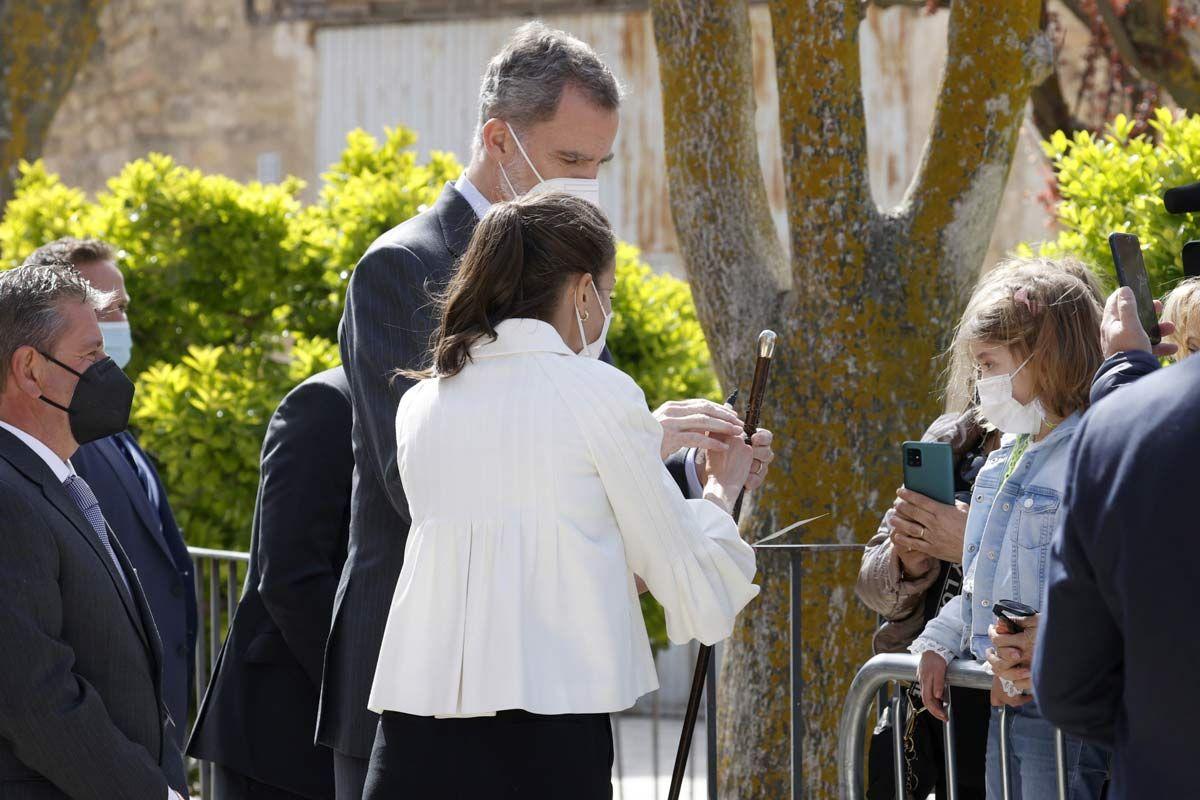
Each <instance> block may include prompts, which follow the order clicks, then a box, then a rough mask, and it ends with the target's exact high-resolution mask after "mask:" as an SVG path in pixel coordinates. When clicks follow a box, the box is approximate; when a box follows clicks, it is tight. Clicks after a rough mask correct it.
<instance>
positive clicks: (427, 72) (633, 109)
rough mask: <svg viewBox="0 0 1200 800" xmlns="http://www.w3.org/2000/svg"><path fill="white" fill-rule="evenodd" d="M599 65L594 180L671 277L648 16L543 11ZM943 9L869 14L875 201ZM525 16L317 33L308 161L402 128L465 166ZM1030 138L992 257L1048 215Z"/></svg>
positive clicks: (766, 167) (757, 38)
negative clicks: (484, 81) (608, 129)
mask: <svg viewBox="0 0 1200 800" xmlns="http://www.w3.org/2000/svg"><path fill="white" fill-rule="evenodd" d="M750 18H751V24H752V28H753V37H754V75H755V97H756V100H757V104H758V113H757V127H758V131H759V157H760V160H761V162H762V164H763V173H764V178H765V181H766V185H767V191H768V196H769V199H770V203H771V209H772V212H773V215H774V218H775V222H776V226H777V227H778V229H779V230H780V232H781V235H782V233H783V231H784V230H785V229H786V211H785V200H784V181H783V169H782V165H781V162H780V156H779V126H778V96H777V94H776V91H775V60H774V54H773V48H772V45H771V23H770V12H769V9H768V8H767V7H766V6H761V5H754V6H752V7H751V9H750ZM543 19H544V21H545V22H546V23H547V24H548V25H551V26H553V27H557V28H562V29H563V30H567V31H570V32H571V33H573V34H574V35H576V36H578V37H579V38H581V39H583V40H584V41H586V42H588V43H589V44H591V45H592V46H593V47H594V48H595V49H596V50H597V51H598V52H599V53H600V54H601V56H602V57H604V58H605V60H606V61H607V63H608V64H609V66H610V67H611V68H612V70H613V72H614V73H615V74H616V76H617V77H618V79H619V80H620V81H621V82H622V84H623V85H624V86H625V87H626V89H627V90H628V97H627V99H626V101H625V104H624V106H623V108H622V119H621V132H620V134H619V136H618V138H617V143H616V145H615V150H616V158H615V159H614V161H613V163H612V164H610V165H608V166H607V167H605V168H604V170H603V171H602V172H601V200H602V202H603V203H604V206H605V209H606V210H607V211H608V213H609V216H610V218H611V219H612V220H613V224H614V226H615V228H616V231H617V234H618V236H620V237H621V238H622V239H624V240H626V241H629V242H632V243H635V244H637V245H638V246H640V247H641V248H642V250H643V252H644V253H645V255H646V257H647V259H648V260H649V261H650V262H651V263H652V264H654V265H655V266H656V267H658V268H660V269H666V270H669V271H671V272H675V273H677V274H680V273H681V272H682V270H681V268H680V262H679V258H678V255H677V243H676V239H675V234H674V230H673V227H672V224H671V216H670V207H669V204H668V197H667V180H666V167H665V162H664V157H663V130H662V105H661V103H662V100H661V94H660V92H659V85H658V61H657V56H656V54H655V48H654V35H653V30H652V27H651V21H650V16H649V14H648V13H645V12H625V13H615V12H594V13H584V14H565V15H547V16H545V17H544V18H543ZM946 20H947V15H946V14H945V13H944V12H943V13H939V14H935V15H932V16H930V15H926V14H924V13H923V12H920V11H915V10H912V9H899V8H897V9H890V10H888V11H882V12H881V11H879V10H878V9H872V10H871V11H870V12H869V14H868V19H867V22H866V23H865V24H864V25H863V28H862V34H861V36H860V39H859V42H860V52H861V54H862V73H863V91H864V108H865V111H866V115H867V128H868V139H869V150H870V152H869V161H870V167H871V185H872V191H873V194H874V196H875V198H876V200H877V201H878V202H880V203H881V204H883V205H892V204H894V203H896V202H897V201H898V200H899V199H900V198H901V197H902V196H903V194H904V191H905V189H906V188H907V186H908V183H909V181H910V180H911V178H912V173H913V171H914V170H915V169H916V166H917V164H918V162H919V160H920V155H921V149H922V147H923V145H924V141H925V137H926V133H927V131H928V128H929V122H930V119H931V117H932V114H933V107H934V103H935V101H936V97H937V88H938V75H939V74H940V70H941V66H942V62H943V60H944V57H945V46H946V45H945V40H946ZM522 21H523V20H522V19H521V18H518V17H501V18H493V19H485V20H477V21H462V20H455V21H449V22H431V23H413V24H404V25H375V26H366V27H348V28H328V29H322V30H320V31H318V33H317V51H318V60H319V67H318V69H319V74H320V79H319V99H318V113H317V118H318V132H317V148H316V152H317V162H318V170H323V169H324V166H325V165H326V164H329V163H330V162H331V161H332V160H333V159H335V158H336V157H337V154H338V153H339V152H340V150H341V147H342V143H343V141H344V138H345V134H346V132H347V131H349V130H351V129H353V128H355V127H362V128H365V129H366V130H368V131H370V132H372V133H375V134H377V135H378V134H381V133H382V131H383V129H384V127H385V126H391V125H397V124H403V125H406V126H408V127H411V128H413V129H414V130H416V131H417V133H418V135H419V137H420V140H419V146H420V148H421V151H422V152H423V153H427V152H428V151H429V150H430V149H440V150H451V151H454V152H455V153H457V154H459V157H460V158H462V159H463V160H466V158H467V157H468V153H469V150H470V139H471V135H472V133H473V130H474V126H475V121H476V119H475V118H476V114H477V109H476V103H477V101H478V89H479V77H480V75H481V74H482V73H483V68H484V66H485V65H486V63H487V61H488V59H489V58H490V57H491V56H492V55H493V54H494V53H495V52H496V51H498V50H499V49H500V48H501V47H502V46H503V45H504V43H505V41H506V40H507V39H508V37H509V35H510V34H511V33H512V30H513V28H514V27H516V26H517V25H519V24H520V23H521V22H522ZM1034 145H1035V141H1033V140H1032V139H1031V138H1030V137H1028V136H1026V137H1023V140H1022V145H1021V148H1022V149H1021V151H1020V152H1019V153H1018V160H1017V164H1018V165H1019V169H1018V170H1014V173H1016V174H1018V175H1019V177H1018V178H1017V180H1014V181H1012V182H1011V184H1010V189H1009V193H1008V196H1007V197H1006V199H1005V203H1004V207H1003V208H1002V210H1001V220H1000V223H999V225H998V226H997V232H996V236H995V239H994V242H995V243H996V244H995V245H994V248H993V249H994V250H996V249H1001V250H1002V249H1004V248H1007V247H1008V246H1011V245H1012V244H1013V243H1015V242H1017V241H1020V240H1021V239H1022V238H1026V237H1033V238H1041V237H1043V236H1044V235H1045V232H1046V231H1045V227H1044V219H1045V215H1044V213H1042V212H1041V211H1040V209H1038V208H1036V205H1035V204H1031V203H1030V202H1029V198H1030V195H1031V194H1032V193H1035V192H1036V187H1037V186H1038V185H1039V182H1040V181H1041V175H1040V174H1039V172H1038V168H1037V166H1036V163H1035V161H1036V157H1037V156H1036V148H1035V146H1034Z"/></svg>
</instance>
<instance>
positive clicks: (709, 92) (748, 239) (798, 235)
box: [651, 0, 1051, 800]
mask: <svg viewBox="0 0 1200 800" xmlns="http://www.w3.org/2000/svg"><path fill="white" fill-rule="evenodd" d="M717 5H719V6H722V8H721V9H719V10H714V9H713V8H712V7H713V6H717ZM651 7H652V11H653V16H654V28H655V39H656V42H657V45H658V53H659V68H660V74H661V79H662V83H663V105H664V117H665V125H666V128H665V131H666V149H667V166H668V176H669V180H670V186H671V208H672V213H673V216H674V219H675V223H676V227H677V228H678V229H679V235H680V242H681V246H682V248H683V252H684V257H685V263H686V265H687V270H688V275H689V278H690V279H691V281H692V288H693V292H694V294H695V296H696V300H697V306H698V309H699V311H700V319H701V322H702V324H703V325H704V328H705V332H706V334H707V336H708V339H709V345H710V347H711V348H712V351H713V353H714V355H715V357H716V360H717V364H718V369H719V373H720V375H721V378H722V381H723V382H724V383H725V385H726V387H729V386H730V385H731V384H732V383H733V382H734V381H738V380H740V381H742V382H743V383H744V382H745V379H746V378H747V377H748V374H747V373H748V371H749V369H750V366H751V353H752V347H753V342H754V336H755V334H757V332H758V329H759V328H760V327H763V326H769V327H772V328H773V329H774V330H776V331H777V332H778V333H779V334H780V345H779V349H778V351H777V354H776V358H775V364H774V366H773V370H772V384H771V388H770V392H769V398H768V402H767V404H766V410H765V412H764V425H765V426H766V427H770V428H772V429H773V430H774V431H775V432H776V435H777V442H778V444H777V447H776V450H777V460H776V462H775V464H774V465H773V466H772V473H771V478H770V480H769V481H768V485H767V486H766V487H765V488H764V490H763V491H761V492H760V493H759V496H758V497H756V498H754V502H753V504H752V506H751V507H750V508H748V510H750V511H752V513H751V514H750V515H748V516H744V517H743V535H744V536H746V538H750V539H756V538H760V537H761V536H763V535H765V534H766V533H769V532H770V531H771V530H773V529H776V528H778V527H782V526H783V525H786V524H788V523H790V522H792V521H794V520H797V519H800V518H802V517H806V516H812V515H815V514H819V513H823V512H828V513H829V514H830V518H831V521H830V522H826V523H823V524H822V525H820V526H819V527H814V528H813V529H812V530H811V531H810V532H809V533H808V534H807V535H806V536H805V537H804V538H805V540H806V541H810V542H818V541H819V542H842V543H852V542H863V541H865V540H866V538H867V537H868V536H869V535H870V534H871V533H873V532H874V530H875V527H876V525H877V524H878V521H879V517H880V516H881V515H882V513H883V511H884V510H885V509H886V508H887V506H888V505H889V504H890V502H891V499H892V491H893V490H894V488H895V486H896V485H897V484H898V483H899V473H900V469H899V466H898V463H899V462H898V453H899V444H900V442H901V441H903V440H904V439H905V438H915V437H916V436H919V435H920V433H921V431H922V430H923V428H924V426H925V425H926V424H928V422H929V421H930V420H931V419H932V418H933V417H934V416H936V414H937V413H938V411H939V408H940V403H939V400H938V397H937V394H938V392H937V388H938V374H939V370H938V365H936V364H935V363H934V359H935V357H936V356H937V354H938V353H939V352H940V351H941V350H942V349H943V348H944V347H945V345H946V344H947V342H948V337H949V334H950V332H951V330H952V327H953V325H954V323H955V322H956V318H957V311H958V309H959V308H960V307H961V303H962V301H963V300H964V295H965V292H966V289H967V288H968V287H969V285H970V284H971V283H972V281H973V280H974V278H975V276H976V275H977V274H978V271H979V268H980V266H981V264H982V260H983V257H984V254H985V253H986V250H987V245H988V241H989V238H990V235H991V231H992V227H993V225H994V223H995V218H996V214H997V211H998V209H999V204H1000V198H1001V195H1002V193H1003V189H1004V185H1005V183H1006V181H1007V178H1008V172H1009V167H1010V165H1011V162H1012V156H1013V152H1014V150H1015V147H1016V140H1017V134H1018V132H1019V128H1020V125H1021V121H1022V119H1023V115H1024V109H1025V104H1026V101H1027V100H1028V99H1029V95H1030V91H1031V90H1032V88H1033V87H1034V86H1036V85H1037V84H1038V83H1039V82H1040V81H1041V80H1042V79H1043V78H1044V77H1045V76H1046V74H1047V73H1048V71H1049V69H1050V63H1051V47H1050V44H1049V42H1048V41H1047V40H1046V39H1045V37H1044V36H1043V35H1042V34H1041V30H1040V24H1039V23H1040V12H1041V2H1040V0H1006V2H1004V3H973V2H955V3H954V4H953V6H952V10H951V19H950V26H949V32H948V39H949V41H948V56H947V63H946V65H945V69H944V72H943V78H942V83H941V87H940V90H939V99H938V104H937V108H936V111H935V115H934V122H933V126H932V129H931V132H930V136H929V141H928V143H927V145H926V150H925V154H924V156H923V158H922V162H921V165H920V167H919V169H918V173H917V176H916V177H915V178H914V180H913V183H912V186H910V188H909V192H908V194H907V196H906V198H905V200H904V202H903V203H902V204H901V206H900V207H898V208H896V209H893V210H890V211H886V212H882V211H880V210H879V209H878V208H877V207H876V206H875V204H874V201H873V200H872V198H871V194H870V188H869V183H868V175H867V150H866V146H867V145H866V122H865V119H864V116H863V105H862V95H861V75H860V66H859V52H858V30H859V25H860V22H861V19H860V14H861V5H860V3H859V2H858V0H821V2H817V3H813V2H807V0H790V1H789V0H775V2H772V4H771V22H772V29H773V40H774V46H775V60H776V80H777V83H778V88H779V105H780V110H779V115H780V120H779V124H780V129H781V133H782V136H781V139H782V142H783V161H784V167H785V173H786V185H787V201H788V225H789V238H790V244H791V265H790V270H789V272H790V282H789V281H788V280H787V279H786V276H781V275H780V274H779V272H778V270H777V269H775V268H774V266H773V264H774V259H775V258H776V256H775V252H776V251H775V250H774V249H773V245H771V244H769V243H768V242H766V241H764V240H763V238H762V236H763V234H762V232H763V231H766V230H768V229H769V226H770V220H769V217H768V214H767V211H766V204H765V203H760V202H759V200H758V198H759V195H760V194H761V192H762V191H763V190H762V188H761V186H759V185H757V184H756V183H755V182H756V181H758V182H761V178H760V176H759V175H758V167H757V155H756V150H755V146H754V142H755V134H754V119H753V111H754V109H753V103H752V100H751V99H750V98H752V96H753V95H752V87H751V85H750V67H749V65H750V59H751V53H750V43H749V37H748V35H747V33H746V31H747V26H748V23H747V16H746V15H747V11H746V8H745V6H744V5H743V4H741V3H732V2H731V3H723V4H713V3H708V2H705V1H704V0H670V1H669V2H668V0H654V2H652V6H651ZM714 176H715V178H716V179H714ZM701 227H702V228H704V230H703V231H697V230H695V228H701ZM752 234H753V235H752ZM859 560H860V556H859V554H857V553H849V554H842V555H840V556H839V555H835V554H820V553H818V554H813V555H809V556H806V559H805V568H804V571H803V572H804V575H803V580H804V610H803V614H802V625H803V632H804V633H803V645H804V657H803V665H802V666H803V673H804V680H805V685H804V689H803V697H802V701H803V708H804V715H805V720H806V729H805V735H804V783H805V786H806V793H807V796H809V797H833V796H835V795H836V763H835V757H834V756H835V752H836V747H837V741H836V728H837V721H838V718H839V716H840V714H841V710H842V700H843V698H844V696H845V693H846V689H847V688H848V686H849V682H850V679H851V678H852V677H853V676H854V673H855V672H856V670H857V669H858V667H859V666H860V665H861V663H862V662H863V661H864V660H865V659H866V658H867V657H868V656H869V655H870V645H869V642H870V634H871V629H872V627H873V623H874V620H873V615H871V614H869V613H868V612H867V611H866V609H865V608H864V607H863V606H862V605H861V604H860V603H859V602H858V601H857V599H856V598H855V597H854V592H853V586H854V579H855V576H856V574H857V570H858V565H859ZM787 567H788V565H787V563H786V559H785V558H781V557H778V556H774V555H771V554H762V555H760V556H759V582H760V584H761V585H762V588H763V591H762V594H761V595H760V597H759V598H758V599H757V600H756V601H755V602H754V603H753V604H752V605H751V606H750V608H749V609H748V610H747V612H746V613H745V614H743V615H742V618H741V619H740V621H739V623H738V626H737V629H736V630H735V631H734V635H733V638H732V640H731V642H730V645H729V649H728V653H727V656H726V661H725V664H724V665H723V671H722V675H721V685H720V691H719V701H720V717H719V723H720V738H719V744H720V775H721V786H720V796H721V797H722V798H723V799H725V800H738V799H739V798H764V799H765V798H770V799H771V800H776V798H780V797H784V796H787V794H788V791H789V786H790V772H789V770H790V760H789V754H790V748H789V747H788V744H787V743H788V721H789V701H788V686H789V681H788V597H789V594H788V568H787Z"/></svg>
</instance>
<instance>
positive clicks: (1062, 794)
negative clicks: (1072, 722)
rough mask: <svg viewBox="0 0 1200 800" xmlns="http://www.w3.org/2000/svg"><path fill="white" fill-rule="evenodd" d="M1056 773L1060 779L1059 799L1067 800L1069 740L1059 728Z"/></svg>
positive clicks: (1055, 733) (1055, 750)
mask: <svg viewBox="0 0 1200 800" xmlns="http://www.w3.org/2000/svg"><path fill="white" fill-rule="evenodd" d="M1054 773H1055V777H1056V778H1057V779H1058V800H1067V741H1066V737H1065V736H1063V732H1062V731H1060V730H1058V729H1057V728H1056V729H1055V731H1054Z"/></svg>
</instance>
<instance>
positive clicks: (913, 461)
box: [908, 448, 921, 467]
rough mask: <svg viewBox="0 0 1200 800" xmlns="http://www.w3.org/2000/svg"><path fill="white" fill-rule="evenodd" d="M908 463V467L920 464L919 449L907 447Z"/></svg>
mask: <svg viewBox="0 0 1200 800" xmlns="http://www.w3.org/2000/svg"><path fill="white" fill-rule="evenodd" d="M908 465H909V466H910V467H919V466H921V451H920V450H917V449H915V448H909V450H908Z"/></svg>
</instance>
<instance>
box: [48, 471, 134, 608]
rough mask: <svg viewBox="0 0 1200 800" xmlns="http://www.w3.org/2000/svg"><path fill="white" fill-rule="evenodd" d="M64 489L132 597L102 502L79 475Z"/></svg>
mask: <svg viewBox="0 0 1200 800" xmlns="http://www.w3.org/2000/svg"><path fill="white" fill-rule="evenodd" d="M63 488H64V489H66V490H67V494H69V495H71V499H72V500H74V501H75V505H77V506H79V510H80V511H81V512H82V513H83V516H84V519H86V520H87V521H88V522H89V523H91V526H92V530H94V531H95V532H96V535H97V536H98V537H100V544H102V545H104V549H105V550H106V551H108V557H109V558H111V559H112V562H113V566H115V567H116V568H117V574H118V575H120V576H121V581H122V582H123V583H124V584H125V588H126V590H128V591H129V593H130V594H131V595H132V594H133V590H132V589H130V588H129V579H128V578H126V577H125V570H123V569H121V562H120V561H118V560H117V553H116V551H115V550H113V546H112V542H111V541H109V539H108V523H106V522H105V521H104V514H103V513H102V512H101V511H100V501H99V500H97V499H96V495H95V493H93V492H92V487H90V486H88V484H87V481H85V480H84V479H83V478H81V477H79V476H78V475H71V476H70V477H68V478H67V479H66V480H65V481H63Z"/></svg>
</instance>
